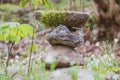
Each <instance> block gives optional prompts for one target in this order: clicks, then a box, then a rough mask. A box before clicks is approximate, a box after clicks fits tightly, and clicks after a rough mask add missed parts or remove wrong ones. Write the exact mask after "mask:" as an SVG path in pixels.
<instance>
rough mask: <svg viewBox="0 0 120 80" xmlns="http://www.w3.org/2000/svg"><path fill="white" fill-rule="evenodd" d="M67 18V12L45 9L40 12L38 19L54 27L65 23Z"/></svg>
mask: <svg viewBox="0 0 120 80" xmlns="http://www.w3.org/2000/svg"><path fill="white" fill-rule="evenodd" d="M66 20H67V12H57V11H47V12H41V17H40V21H41V22H42V23H44V24H45V25H47V26H53V27H56V26H58V25H60V24H65V22H66Z"/></svg>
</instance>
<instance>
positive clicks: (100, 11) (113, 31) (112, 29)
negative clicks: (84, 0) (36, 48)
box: [91, 0, 120, 41]
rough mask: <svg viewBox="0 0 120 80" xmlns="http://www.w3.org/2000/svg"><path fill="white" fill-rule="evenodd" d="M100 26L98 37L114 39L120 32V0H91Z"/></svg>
mask: <svg viewBox="0 0 120 80" xmlns="http://www.w3.org/2000/svg"><path fill="white" fill-rule="evenodd" d="M91 1H92V3H93V5H94V6H95V9H94V10H95V13H96V16H97V23H98V27H99V32H98V39H99V40H101V39H102V40H103V39H107V40H110V41H111V40H113V39H114V38H117V37H119V36H118V33H119V32H120V0H91ZM119 38H120V37H119Z"/></svg>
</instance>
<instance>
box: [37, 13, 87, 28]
mask: <svg viewBox="0 0 120 80" xmlns="http://www.w3.org/2000/svg"><path fill="white" fill-rule="evenodd" d="M35 13H36V19H37V20H40V21H41V19H45V20H43V21H41V22H43V23H44V24H46V25H48V26H54V27H56V26H59V25H60V24H63V25H66V26H67V27H68V28H69V29H72V27H79V28H80V27H83V26H84V25H85V23H86V21H87V19H88V18H89V14H87V13H85V12H75V11H36V12H35ZM44 14H47V16H45V15H44ZM52 14H53V15H52ZM59 16H60V17H59ZM46 17H47V18H46Z"/></svg>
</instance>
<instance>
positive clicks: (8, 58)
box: [5, 41, 15, 75]
mask: <svg viewBox="0 0 120 80" xmlns="http://www.w3.org/2000/svg"><path fill="white" fill-rule="evenodd" d="M14 44H15V41H14V42H13V43H12V45H11V47H10V49H9V52H8V57H7V61H6V67H5V73H6V75H7V72H8V71H7V67H8V65H9V60H10V54H11V51H12V48H13V46H14Z"/></svg>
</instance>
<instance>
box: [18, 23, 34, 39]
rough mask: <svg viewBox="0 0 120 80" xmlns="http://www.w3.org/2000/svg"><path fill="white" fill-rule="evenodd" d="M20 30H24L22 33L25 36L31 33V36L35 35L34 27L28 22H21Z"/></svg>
mask: <svg viewBox="0 0 120 80" xmlns="http://www.w3.org/2000/svg"><path fill="white" fill-rule="evenodd" d="M19 30H20V31H21V32H23V33H22V34H21V35H24V36H26V35H29V36H31V37H32V35H33V28H32V26H30V25H28V24H21V25H20V26H19Z"/></svg>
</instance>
